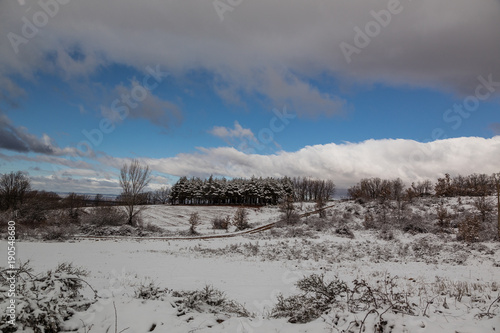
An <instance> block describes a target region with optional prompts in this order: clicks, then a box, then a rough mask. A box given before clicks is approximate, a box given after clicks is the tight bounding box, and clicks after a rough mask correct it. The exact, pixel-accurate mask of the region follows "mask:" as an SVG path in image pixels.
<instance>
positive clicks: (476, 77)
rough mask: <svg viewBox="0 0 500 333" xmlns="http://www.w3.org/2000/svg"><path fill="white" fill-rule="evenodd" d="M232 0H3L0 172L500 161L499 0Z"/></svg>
mask: <svg viewBox="0 0 500 333" xmlns="http://www.w3.org/2000/svg"><path fill="white" fill-rule="evenodd" d="M221 1H222V2H224V1H223V0H221ZM224 3H226V5H227V6H223V7H217V5H218V4H219V5H220V1H219V2H218V1H214V2H207V3H195V2H185V1H163V2H156V1H145V2H141V3H140V4H138V3H135V2H133V1H121V2H118V1H107V2H105V3H102V2H99V1H85V2H76V1H72V2H68V3H66V2H64V1H57V0H50V1H49V0H47V1H46V2H43V1H41V2H36V1H27V2H26V4H24V5H21V4H20V3H17V2H15V1H12V2H6V1H5V2H1V3H0V13H1V14H0V22H1V23H0V31H1V35H2V39H1V41H0V50H1V51H0V173H5V172H10V171H16V170H22V171H26V172H28V173H29V175H30V176H31V178H32V180H33V184H34V187H35V188H37V189H45V190H51V191H57V192H71V191H76V192H87V193H119V186H118V182H117V172H118V170H119V168H120V166H121V165H123V164H124V163H128V162H129V161H130V159H132V158H138V159H140V160H141V161H142V162H143V163H147V164H148V165H150V166H151V168H152V169H153V173H154V178H153V180H152V182H151V185H150V188H151V189H153V188H157V187H160V186H164V185H169V184H172V183H174V182H175V181H176V180H177V179H178V177H180V176H183V175H187V176H200V177H206V176H208V175H210V174H214V175H218V176H226V177H250V176H252V175H256V176H284V175H288V176H310V177H316V178H328V179H333V180H334V181H336V182H337V184H338V186H339V187H343V188H345V187H348V186H350V185H352V184H354V183H355V182H357V181H358V180H359V179H360V178H362V177H371V176H380V177H389V178H393V177H401V178H402V179H403V180H404V181H406V182H411V181H414V180H420V179H423V178H431V179H434V178H435V177H438V176H440V175H442V174H444V173H445V172H450V173H455V174H456V173H470V172H485V173H491V172H494V171H500V170H497V169H498V164H499V163H498V162H500V160H499V156H500V143H499V141H500V137H499V136H498V135H500V113H499V112H498V110H499V107H500V98H499V96H500V65H499V62H498V59H500V45H499V44H498V43H493V42H492V41H498V40H499V37H500V22H499V21H498V20H497V18H498V17H499V16H498V15H499V14H500V2H498V1H495V0H485V1H483V2H481V3H474V4H470V3H469V2H468V1H465V0H463V1H462V0H458V1H451V0H447V1H442V2H440V4H435V3H434V2H432V1H421V2H418V3H413V2H412V3H410V2H408V1H406V2H405V1H401V2H398V1H394V0H392V1H372V2H370V3H366V2H364V1H351V2H349V3H348V4H346V3H343V2H340V1H339V2H335V1H320V0H314V1H310V2H308V3H307V4H304V3H302V2H301V1H287V2H285V1H276V2H273V3H267V2H265V1H260V0H257V1H253V2H250V1H240V2H237V5H235V4H236V2H232V3H231V4H232V5H230V4H229V3H227V2H224ZM228 6H229V7H228ZM391 6H392V7H391ZM224 8H225V9H224ZM228 8H230V10H229V9H228ZM373 13H375V14H373ZM384 15H385V16H384ZM376 17H379V18H380V17H385V20H386V21H384V22H382V21H377V19H376ZM44 19H45V21H44ZM37 20H38V21H37ZM26 22H28V23H26ZM30 26H31V27H35V28H36V30H33V29H32V30H30ZM370 29H375V30H370ZM34 31H36V32H34ZM359 31H362V33H361V34H362V35H360V34H359V33H358V32H359ZM363 38H364V40H365V42H366V40H368V39H369V43H368V44H367V45H364V44H362V43H361V44H360V41H362V40H363ZM346 44H349V45H350V47H352V48H355V49H356V50H357V51H356V52H355V53H352V54H350V55H346V53H345V49H343V47H342V45H346ZM365 44H366V43H365ZM120 110H121V111H120ZM120 112H122V113H120ZM124 112H126V114H125V113H124ZM85 133H87V134H85ZM86 153H88V154H86Z"/></svg>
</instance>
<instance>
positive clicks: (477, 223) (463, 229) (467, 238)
mask: <svg viewBox="0 0 500 333" xmlns="http://www.w3.org/2000/svg"><path fill="white" fill-rule="evenodd" d="M480 232H481V219H480V218H479V217H478V216H477V215H473V214H469V215H467V216H465V218H464V219H463V220H462V222H460V223H459V224H458V234H457V240H461V241H464V242H467V243H473V242H477V241H479V234H480Z"/></svg>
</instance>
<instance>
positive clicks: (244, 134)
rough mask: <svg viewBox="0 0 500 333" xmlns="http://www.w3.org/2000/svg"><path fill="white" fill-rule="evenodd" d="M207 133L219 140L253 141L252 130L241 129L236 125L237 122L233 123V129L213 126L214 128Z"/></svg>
mask: <svg viewBox="0 0 500 333" xmlns="http://www.w3.org/2000/svg"><path fill="white" fill-rule="evenodd" d="M208 132H209V133H210V134H212V135H214V136H216V137H218V138H221V139H228V138H231V139H232V138H240V139H242V138H248V139H251V140H255V135H254V134H253V132H252V130H251V129H249V128H243V127H242V126H241V125H240V124H239V123H238V121H235V122H234V128H227V127H224V126H214V128H212V129H211V130H210V131H208Z"/></svg>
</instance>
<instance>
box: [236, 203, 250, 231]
mask: <svg viewBox="0 0 500 333" xmlns="http://www.w3.org/2000/svg"><path fill="white" fill-rule="evenodd" d="M233 225H234V226H235V227H236V230H245V229H248V228H250V224H248V212H247V211H246V209H245V208H242V207H240V208H238V209H237V210H236V212H235V213H234V216H233Z"/></svg>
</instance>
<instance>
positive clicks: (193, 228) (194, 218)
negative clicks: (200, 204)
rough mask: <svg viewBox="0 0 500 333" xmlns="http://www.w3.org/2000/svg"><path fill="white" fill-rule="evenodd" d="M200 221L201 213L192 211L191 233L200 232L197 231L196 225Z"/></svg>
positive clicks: (190, 219) (190, 217)
mask: <svg viewBox="0 0 500 333" xmlns="http://www.w3.org/2000/svg"><path fill="white" fill-rule="evenodd" d="M200 223H201V220H200V214H198V213H191V215H189V233H190V234H191V235H196V234H198V232H196V227H197V226H198V225H199V224H200Z"/></svg>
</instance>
